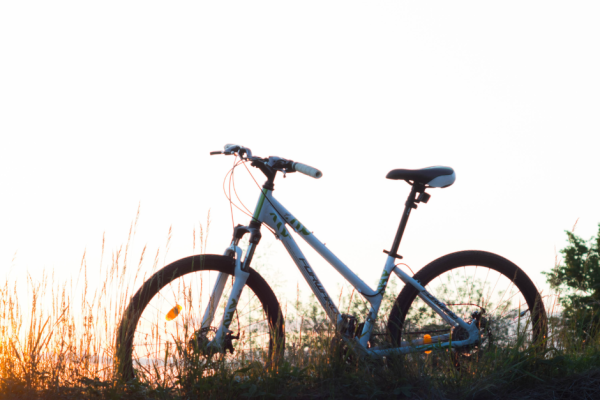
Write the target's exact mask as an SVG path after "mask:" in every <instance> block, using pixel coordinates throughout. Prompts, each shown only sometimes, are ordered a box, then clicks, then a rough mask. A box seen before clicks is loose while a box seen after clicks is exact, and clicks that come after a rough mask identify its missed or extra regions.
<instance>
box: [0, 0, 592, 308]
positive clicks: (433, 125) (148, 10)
mask: <svg viewBox="0 0 600 400" xmlns="http://www.w3.org/2000/svg"><path fill="white" fill-rule="evenodd" d="M599 19H600V5H599V3H598V2H595V1H587V2H586V1H579V2H557V1H530V2H522V1H506V2H501V3H493V2H480V1H469V2H464V1H463V2H446V1H427V2H417V1H411V2H408V1H369V2H367V1H362V2H358V1H321V0H319V1H302V2H286V1H269V2H265V1H252V2H242V1H227V2H191V1H181V2H168V3H165V2H156V1H150V2H149V1H144V2H134V1H128V2H123V1H103V2H96V3H90V2H80V1H72V2H64V1H53V2H42V1H39V2H2V3H1V4H0V60H1V61H0V135H1V139H2V140H1V142H0V143H1V146H0V182H1V187H2V197H1V200H0V243H1V244H0V265H2V269H3V270H4V271H10V274H12V276H13V277H14V276H18V274H21V273H24V271H29V272H30V273H32V274H33V275H34V276H37V274H39V273H40V271H41V270H42V269H43V268H46V269H52V268H54V269H55V270H56V272H57V273H58V274H62V275H61V276H63V277H69V276H72V275H75V274H76V273H77V271H78V270H79V264H80V260H81V256H82V254H83V252H84V250H85V249H87V260H88V265H90V266H91V267H94V266H98V265H99V264H100V261H99V256H100V250H101V244H102V235H103V233H104V232H105V233H106V249H107V251H108V252H112V251H115V250H116V249H117V248H118V247H119V246H120V245H124V244H125V242H126V239H127V234H128V232H129V226H130V223H131V221H132V220H133V219H134V218H135V213H136V210H137V207H138V204H141V211H140V220H139V224H138V228H137V234H136V238H135V242H134V244H135V246H134V247H133V249H132V250H130V252H131V255H132V256H131V257H132V258H133V259H136V260H137V259H138V258H139V254H140V252H141V248H142V247H143V246H144V245H145V244H147V245H148V249H149V250H148V251H149V253H150V254H151V255H152V257H149V258H153V255H154V254H155V252H156V249H158V248H159V247H161V248H164V246H165V244H166V241H167V234H168V230H169V227H170V226H172V227H173V236H172V240H171V245H170V250H169V253H168V254H167V256H166V258H165V259H164V260H165V262H167V263H168V262H171V261H174V260H176V259H178V258H181V257H184V256H187V255H190V254H191V253H192V232H193V228H194V227H195V226H196V227H197V226H198V224H199V223H201V222H204V221H205V220H206V216H207V213H208V210H209V209H210V210H211V216H212V225H211V231H210V237H209V243H208V250H209V252H212V253H222V251H223V249H224V248H225V247H226V246H227V245H228V244H229V240H230V236H231V217H230V214H229V204H228V202H227V200H226V199H225V197H224V195H223V191H222V181H223V178H224V176H225V174H226V172H227V171H228V169H229V168H230V166H231V163H232V162H233V159H232V158H231V157H223V156H214V157H210V156H209V151H211V150H219V149H221V148H222V146H223V145H224V144H225V143H238V144H242V145H245V146H247V147H250V148H251V149H252V150H253V152H254V154H255V155H259V156H268V155H277V156H281V157H284V158H289V159H292V160H295V161H299V162H303V163H306V164H309V165H312V166H314V167H316V168H319V169H320V170H321V171H323V174H324V175H323V178H321V179H320V180H314V179H311V178H309V177H306V176H303V175H299V174H293V175H289V176H288V177H287V178H286V179H285V180H284V179H282V178H281V177H280V178H279V179H278V181H276V191H275V196H276V197H277V198H278V199H279V200H280V201H281V202H282V203H283V204H285V205H286V206H287V208H288V209H289V210H290V211H292V212H293V213H294V214H295V215H296V216H297V217H299V218H300V220H301V221H302V222H303V223H305V224H306V226H308V227H309V229H311V230H313V231H314V233H315V235H316V236H317V237H318V238H319V239H321V240H322V241H324V242H325V243H327V246H328V247H329V248H330V249H331V250H332V251H334V252H335V253H336V254H337V255H338V256H339V257H340V258H341V259H342V260H343V261H345V262H346V263H347V264H348V265H349V266H350V267H351V268H353V269H354V270H355V271H356V272H357V274H358V275H359V276H361V277H362V278H363V279H364V280H365V281H366V282H367V283H369V284H371V285H375V282H376V281H377V278H378V277H379V275H380V271H381V269H382V268H383V264H384V261H385V255H384V254H383V253H382V250H383V249H388V248H389V247H390V245H391V243H392V240H393V237H394V233H395V230H396V228H397V225H398V222H399V220H400V215H401V212H402V208H403V204H404V199H405V197H406V195H407V194H408V191H409V186H408V185H407V184H405V183H403V182H398V181H390V180H386V179H385V175H386V173H387V172H388V171H389V170H391V169H395V168H421V167H427V166H432V165H447V166H451V167H452V168H454V169H455V171H456V175H457V181H456V183H455V184H454V185H453V186H452V187H449V188H446V189H434V190H431V191H430V193H431V195H432V198H431V200H430V202H429V203H428V204H426V205H421V206H420V207H419V209H418V210H416V211H415V212H413V214H412V218H411V220H410V221H409V225H408V228H407V231H406V235H405V240H404V241H403V243H402V246H401V248H400V254H402V255H404V256H405V261H406V262H407V263H408V264H409V265H410V266H411V267H413V269H414V270H416V269H419V268H421V267H422V266H424V265H425V264H427V263H428V262H429V261H431V260H433V259H435V258H437V257H439V256H441V255H444V254H446V253H449V252H453V251H457V250H465V249H481V250H488V251H492V252H495V253H498V254H500V255H503V256H505V257H507V258H509V259H510V260H512V261H514V262H515V263H517V264H518V265H519V266H521V267H522V268H523V269H524V270H525V271H526V272H527V273H528V274H529V275H530V276H531V277H532V279H533V280H534V281H535V282H536V283H537V284H538V286H540V287H543V286H545V279H544V278H543V277H542V275H541V274H540V272H541V271H544V270H549V269H550V268H552V267H553V266H554V259H555V254H556V252H557V251H558V250H559V249H560V248H562V247H564V245H565V237H566V236H565V234H564V232H563V231H564V230H565V229H571V228H572V227H573V224H574V223H575V221H576V220H578V219H579V222H578V224H577V228H576V233H578V234H579V235H581V236H583V237H584V238H589V237H591V236H592V235H595V234H596V232H597V224H598V223H599V222H600V207H598V204H600V190H599V189H598V188H597V184H598V177H597V174H596V173H597V171H598V148H599V147H598V144H599V142H600V140H599V139H598V137H599V134H600V118H599V110H600V97H599V95H598V93H600V74H599V73H598V71H600V51H599V44H600V24H598V20H599ZM256 172H257V173H256V176H257V177H260V173H259V172H258V171H256ZM237 174H238V175H237V176H238V180H237V188H238V194H239V195H240V197H241V198H242V200H243V201H244V203H245V204H246V205H247V206H248V207H253V206H254V205H255V202H256V199H257V196H258V189H257V188H256V186H255V185H254V183H253V182H252V180H251V179H249V178H248V177H247V173H246V172H245V170H244V169H238V170H237ZM261 182H262V179H261ZM235 218H236V223H244V224H246V223H247V222H248V218H247V217H243V216H242V215H241V214H235ZM264 234H265V235H264V237H265V239H264V243H265V245H266V246H268V244H269V243H272V242H273V240H272V239H271V238H270V237H269V236H270V234H269V233H268V231H266V230H264ZM161 251H162V250H161ZM270 251H271V253H269V254H266V255H265V259H266V260H267V261H268V262H269V263H270V264H272V267H277V268H280V269H281V271H283V277H284V278H285V279H286V281H287V284H288V285H290V286H291V285H293V286H295V280H296V279H297V278H298V277H299V276H300V275H299V273H298V272H297V270H296V267H295V266H294V265H293V263H292V262H291V260H289V259H288V258H286V257H284V256H285V254H284V250H283V247H282V246H281V245H280V244H279V243H275V244H273V245H272V246H271V247H270ZM15 253H16V257H14V255H15ZM259 253H260V251H259ZM161 254H163V253H161ZM307 255H308V257H309V261H311V263H312V264H313V266H314V267H315V269H316V271H317V273H318V274H319V276H320V277H321V278H322V280H324V281H325V282H326V283H327V287H328V288H330V290H332V291H333V290H334V289H335V287H336V284H337V283H338V282H339V280H338V277H337V275H336V274H335V273H332V272H331V271H332V269H331V268H330V267H328V266H327V265H326V264H325V263H323V262H320V261H319V260H318V258H316V256H314V255H312V254H311V253H308V254H307ZM311 255H312V256H311ZM13 258H14V260H13ZM151 266H152V263H151V262H148V263H147V264H146V267H144V268H145V269H146V270H149V269H150V268H151ZM7 273H9V272H7ZM334 297H335V296H334Z"/></svg>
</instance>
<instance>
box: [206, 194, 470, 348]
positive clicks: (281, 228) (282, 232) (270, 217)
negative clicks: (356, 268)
mask: <svg viewBox="0 0 600 400" xmlns="http://www.w3.org/2000/svg"><path fill="white" fill-rule="evenodd" d="M252 219H253V220H255V221H258V222H260V223H265V224H267V225H268V226H270V227H271V228H272V229H273V230H274V231H275V232H276V233H277V238H278V239H279V240H281V242H282V243H283V245H284V246H285V249H286V250H287V252H288V253H289V255H290V256H291V257H292V259H293V260H294V263H295V264H296V266H297V267H298V269H299V270H300V272H301V273H302V276H304V279H306V281H307V282H308V284H309V286H310V288H311V289H312V291H313V293H314V294H315V296H316V297H317V299H318V301H319V303H321V306H322V307H323V309H324V310H325V312H326V314H327V316H328V318H329V320H330V321H331V322H332V323H333V324H335V326H336V327H340V326H341V324H342V320H343V319H342V316H341V314H340V312H339V310H338V309H337V307H336V305H335V304H334V303H333V300H332V299H331V297H330V296H329V295H328V294H327V291H326V290H325V288H324V287H323V285H322V284H321V281H320V280H319V278H318V277H317V274H316V273H315V271H314V270H313V269H312V267H311V266H310V264H309V263H308V261H307V260H306V257H304V254H302V251H301V250H300V248H299V247H298V245H297V244H296V242H295V240H294V238H293V237H292V235H291V234H290V230H288V227H291V229H292V230H293V231H294V232H296V234H298V236H300V237H301V238H302V239H303V240H304V241H305V242H306V243H308V244H309V245H310V246H311V247H312V248H313V249H314V250H315V251H316V252H317V253H319V255H321V257H323V258H324V259H325V260H326V261H327V262H328V263H329V264H330V265H331V266H333V267H334V268H335V269H336V270H337V271H338V272H339V273H340V274H341V275H342V276H343V277H344V278H345V279H346V280H347V281H348V282H349V283H350V284H351V285H352V286H354V288H355V289H356V290H357V291H358V293H360V294H361V295H362V296H363V297H364V298H365V299H366V300H367V301H368V302H369V303H370V305H371V307H370V310H369V313H368V315H367V317H366V319H365V324H364V327H363V330H362V332H361V334H360V337H356V338H352V339H350V338H344V339H345V340H346V341H352V342H353V344H355V345H357V346H356V347H358V349H360V350H361V351H362V352H363V353H366V354H369V355H370V356H374V357H381V356H385V355H390V354H393V353H410V352H416V351H426V350H431V349H433V348H445V347H459V346H466V345H470V344H473V343H475V342H476V341H478V340H479V330H478V328H477V326H476V324H468V323H466V322H465V321H464V320H462V319H461V318H460V317H458V316H457V315H456V314H454V313H453V312H452V311H450V310H449V309H448V308H447V307H446V305H445V304H444V303H442V302H441V301H439V300H438V299H436V298H435V297H434V296H433V295H432V294H431V293H429V292H428V291H427V290H425V288H424V287H423V286H421V284H420V283H419V282H417V281H416V280H414V279H413V278H411V277H410V276H409V275H407V274H406V273H404V272H403V271H402V270H400V269H399V268H396V265H395V258H394V257H392V256H391V255H390V256H388V258H387V260H386V263H385V266H384V268H383V272H382V274H381V278H380V279H379V284H378V285H377V288H376V289H375V290H374V289H372V288H371V287H369V286H368V285H367V284H366V283H364V282H363V281H362V280H361V279H360V278H359V277H358V276H356V275H355V274H354V273H353V272H352V271H351V270H350V269H349V268H348V267H347V266H346V265H345V264H344V263H343V262H342V261H341V260H340V259H339V258H338V257H337V256H336V255H335V254H333V253H332V252H331V251H330V250H329V249H328V248H327V247H326V246H325V245H324V244H323V243H321V241H319V239H317V238H316V237H315V235H314V234H313V233H312V232H311V231H310V230H308V229H307V228H306V226H304V225H302V224H301V223H300V222H299V221H298V219H297V218H296V217H294V215H292V213H291V212H289V211H288V210H287V209H286V208H285V207H284V206H283V205H282V204H281V203H280V202H279V201H277V199H275V198H274V197H273V192H272V190H268V189H263V190H262V192H261V194H260V197H259V200H258V203H257V205H256V208H255V210H254V215H253V217H252ZM253 252H254V245H253V244H250V246H249V247H248V250H247V251H246V257H247V256H248V254H252V253H253ZM232 253H234V254H235V255H236V267H235V280H234V284H233V288H232V293H231V295H230V297H229V300H228V302H227V305H226V308H225V310H226V312H225V314H224V316H223V319H222V320H221V323H220V324H219V328H218V330H217V333H216V335H215V338H214V339H213V340H212V342H211V345H212V346H216V347H218V348H220V347H221V346H220V345H219V343H221V342H222V338H223V335H225V333H228V332H230V331H229V324H230V323H231V318H232V316H233V313H234V311H235V308H236V305H237V302H238V299H239V298H240V295H241V291H242V289H243V287H244V285H245V284H246V280H247V279H248V276H249V273H248V272H244V271H243V270H242V268H241V266H242V265H243V261H242V250H241V249H240V248H239V247H238V246H237V245H235V244H234V243H232V245H231V246H230V247H229V248H228V249H227V250H226V251H225V254H226V255H232ZM392 272H393V273H395V274H396V275H397V276H398V278H400V280H402V282H404V283H405V284H406V285H412V286H414V287H415V288H416V289H417V290H418V296H419V297H420V298H421V299H422V300H423V301H424V302H425V303H426V304H427V305H428V306H429V307H431V308H432V309H433V310H434V311H435V312H436V313H437V314H439V315H440V317H441V318H443V319H444V320H445V321H446V322H447V323H448V324H450V325H451V326H453V327H455V326H460V327H462V328H464V329H465V330H466V331H467V332H468V333H469V337H468V338H467V339H465V340H461V341H452V340H451V337H450V334H444V335H439V336H432V337H431V343H429V344H425V343H424V342H423V339H417V340H414V341H410V342H409V341H403V342H402V343H401V346H400V347H396V348H382V349H379V348H377V347H370V348H368V347H367V346H368V342H369V339H370V337H371V333H372V331H373V326H374V323H375V320H376V319H377V313H378V311H379V307H380V305H381V301H382V299H383V294H384V293H385V289H386V287H387V283H388V281H389V278H390V276H391V274H392ZM223 275H224V274H222V273H221V274H219V277H218V278H217V281H216V283H215V286H214V288H213V291H212V292H211V297H210V301H209V305H208V306H207V308H206V312H205V313H204V317H203V320H202V328H205V327H208V326H210V324H211V323H212V320H213V318H214V314H215V308H216V305H217V304H218V302H219V299H220V298H221V295H222V293H223V288H224V286H225V281H226V276H223Z"/></svg>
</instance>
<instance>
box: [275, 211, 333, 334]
mask: <svg viewBox="0 0 600 400" xmlns="http://www.w3.org/2000/svg"><path fill="white" fill-rule="evenodd" d="M268 208H270V209H271V210H273V209H272V208H271V207H268ZM280 218H281V216H279V213H277V212H275V211H273V212H272V214H271V215H270V216H268V217H267V218H265V221H264V222H265V223H266V224H267V225H269V226H270V227H271V228H273V229H274V230H275V231H276V232H277V233H278V235H279V239H280V240H281V242H282V243H283V245H284V246H285V249H286V250H287V252H288V253H289V254H290V256H291V257H292V259H293V260H294V262H295V263H296V265H297V266H298V269H299V270H300V273H302V276H304V279H306V282H308V284H309V285H310V288H311V289H312V291H313V293H314V294H315V296H316V297H317V299H318V300H319V303H321V306H322V307H323V309H324V310H325V312H326V313H327V316H328V317H329V319H330V320H331V321H332V322H333V323H334V324H336V326H337V325H338V324H339V322H340V321H341V316H340V312H339V311H338V309H337V307H336V306H335V304H333V301H332V300H331V297H329V294H328V293H327V291H326V290H325V288H324V287H323V284H322V283H321V281H320V280H319V277H318V276H317V274H316V273H315V271H313V269H312V268H311V266H310V265H309V264H308V261H307V260H306V257H304V254H302V251H301V250H300V248H299V247H298V245H297V244H296V242H295V241H294V239H293V238H292V236H291V235H290V233H289V231H288V230H287V228H286V226H285V223H284V222H282V220H281V219H280Z"/></svg>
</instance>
